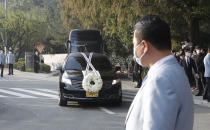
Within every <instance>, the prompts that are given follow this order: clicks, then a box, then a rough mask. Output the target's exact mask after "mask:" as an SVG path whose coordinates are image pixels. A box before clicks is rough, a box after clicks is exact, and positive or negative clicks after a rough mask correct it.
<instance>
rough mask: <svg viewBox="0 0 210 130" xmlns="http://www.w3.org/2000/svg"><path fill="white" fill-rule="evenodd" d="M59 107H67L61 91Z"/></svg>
mask: <svg viewBox="0 0 210 130" xmlns="http://www.w3.org/2000/svg"><path fill="white" fill-rule="evenodd" d="M59 106H67V100H66V98H65V97H64V96H63V92H62V90H60V91H59Z"/></svg>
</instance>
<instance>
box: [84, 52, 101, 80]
mask: <svg viewBox="0 0 210 130" xmlns="http://www.w3.org/2000/svg"><path fill="white" fill-rule="evenodd" d="M81 54H82V55H83V57H84V58H85V60H86V62H87V66H86V70H85V74H84V76H85V75H87V73H88V71H89V67H90V68H91V69H92V70H93V71H94V73H95V74H96V75H97V76H99V77H101V75H100V73H99V72H98V71H97V70H96V69H95V67H94V66H93V64H92V63H91V59H92V56H93V53H92V52H91V53H90V55H89V58H87V56H86V55H85V54H84V53H82V52H81Z"/></svg>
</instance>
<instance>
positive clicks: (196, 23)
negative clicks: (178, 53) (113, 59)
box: [58, 0, 210, 57]
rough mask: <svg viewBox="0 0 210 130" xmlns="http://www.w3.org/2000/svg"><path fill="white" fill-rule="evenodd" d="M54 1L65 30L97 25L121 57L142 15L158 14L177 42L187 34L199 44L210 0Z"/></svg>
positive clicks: (206, 20)
mask: <svg viewBox="0 0 210 130" xmlns="http://www.w3.org/2000/svg"><path fill="white" fill-rule="evenodd" d="M58 2H59V7H60V8H61V15H62V19H63V24H64V25H65V26H66V28H68V30H71V29H74V28H83V29H90V28H91V29H99V30H101V32H102V34H103V39H104V40H105V42H106V43H107V46H108V49H109V52H113V53H115V54H116V55H119V56H122V57H127V55H128V54H130V52H131V50H132V45H131V42H132V31H133V24H134V23H135V22H136V21H137V20H138V19H140V18H141V17H142V16H144V15H147V14H157V15H160V16H161V17H162V18H163V19H164V20H165V21H167V22H168V23H169V25H170V27H171V33H172V39H173V40H174V41H177V42H180V41H182V40H184V39H186V38H188V37H189V38H190V39H191V41H192V42H193V43H195V44H202V39H200V35H201V34H202V33H200V31H202V32H203V31H204V30H202V26H203V25H205V23H207V24H208V22H209V18H210V13H209V12H210V2H209V1H206V0H103V1H101V0H71V1H69V0H58ZM201 22H203V24H202V25H200V23H201ZM208 25H209V24H208ZM208 28H209V26H208ZM205 33H206V32H205ZM207 33H208V32H207Z"/></svg>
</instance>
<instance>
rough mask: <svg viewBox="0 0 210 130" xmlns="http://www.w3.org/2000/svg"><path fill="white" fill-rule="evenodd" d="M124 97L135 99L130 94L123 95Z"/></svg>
mask: <svg viewBox="0 0 210 130" xmlns="http://www.w3.org/2000/svg"><path fill="white" fill-rule="evenodd" d="M123 97H124V98H130V99H134V96H130V95H123Z"/></svg>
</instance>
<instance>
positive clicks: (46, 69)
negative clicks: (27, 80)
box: [39, 63, 50, 73]
mask: <svg viewBox="0 0 210 130" xmlns="http://www.w3.org/2000/svg"><path fill="white" fill-rule="evenodd" d="M39 65H40V70H39V71H40V72H45V73H49V72H50V66H49V65H46V64H44V63H40V64H39Z"/></svg>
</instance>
